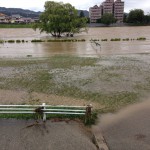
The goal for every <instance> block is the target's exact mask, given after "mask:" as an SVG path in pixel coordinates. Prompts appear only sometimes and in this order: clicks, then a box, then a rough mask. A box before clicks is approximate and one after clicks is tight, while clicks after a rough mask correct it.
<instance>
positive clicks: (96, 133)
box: [92, 126, 109, 150]
mask: <svg viewBox="0 0 150 150" xmlns="http://www.w3.org/2000/svg"><path fill="white" fill-rule="evenodd" d="M92 133H93V136H92V142H93V143H94V144H95V145H96V147H97V149H98V150H109V148H108V146H107V143H106V141H105V139H104V137H103V135H102V133H101V131H100V130H99V129H98V126H93V127H92Z"/></svg>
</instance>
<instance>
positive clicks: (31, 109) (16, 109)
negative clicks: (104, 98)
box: [0, 103, 92, 121]
mask: <svg viewBox="0 0 150 150" xmlns="http://www.w3.org/2000/svg"><path fill="white" fill-rule="evenodd" d="M91 108H92V106H91V105H87V106H65V105H57V106H52V105H46V104H45V103H43V104H42V105H0V114H36V113H37V114H40V115H42V116H43V121H46V115H47V114H62V115H85V116H87V117H88V116H90V115H91Z"/></svg>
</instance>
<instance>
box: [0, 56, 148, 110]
mask: <svg viewBox="0 0 150 150" xmlns="http://www.w3.org/2000/svg"><path fill="white" fill-rule="evenodd" d="M105 59H106V58H105ZM107 59H108V60H109V61H111V59H110V58H107ZM99 61H103V58H102V57H101V58H80V57H71V56H60V55H59V56H53V57H50V58H45V59H37V60H36V59H33V58H30V59H28V58H26V59H24V60H20V59H17V60H9V59H0V67H2V68H5V69H7V68H8V69H9V68H11V67H13V68H14V69H13V70H16V71H15V72H13V75H12V76H9V73H8V77H7V76H3V77H2V76H1V77H0V89H10V90H23V91H29V92H38V93H46V94H53V95H58V96H66V97H72V98H77V99H84V100H87V101H91V102H97V103H99V104H101V105H102V106H104V107H103V109H99V110H98V111H99V112H113V111H116V110H119V109H120V108H122V107H124V106H126V105H129V104H132V103H135V102H137V101H139V99H140V96H141V95H142V94H143V93H142V92H149V90H150V88H149V87H150V79H149V78H148V74H149V69H148V68H147V70H146V66H145V67H144V70H142V69H143V67H140V66H138V65H137V66H136V65H134V64H136V63H139V64H141V63H143V62H141V61H140V60H138V61H137V60H136V59H133V58H127V57H120V58H119V59H116V60H113V61H117V64H120V66H116V65H112V66H101V65H99V66H98V65H97V62H99ZM122 64H126V66H124V67H122V66H121V65H122ZM143 65H144V64H143ZM43 66H45V67H43ZM86 67H87V73H86V74H87V75H88V74H89V73H88V68H94V69H95V70H93V72H92V74H93V75H91V77H90V78H89V79H84V78H83V79H80V80H79V86H77V85H78V84H77V81H76V80H75V81H74V79H73V80H72V81H70V80H71V79H69V83H67V82H66V81H68V80H66V78H68V76H67V75H68V73H70V72H71V73H72V71H74V70H75V71H74V72H78V70H81V71H82V70H84V68H86ZM76 70H77V71H76ZM50 71H56V72H55V73H51V72H50ZM120 71H122V72H125V73H128V74H129V75H128V76H127V75H126V76H125V75H124V74H121V73H119V72H120ZM10 72H11V71H10ZM132 72H133V73H134V74H135V75H140V78H143V80H144V82H143V83H142V82H140V81H139V82H137V81H134V80H133V81H132V78H130V75H131V73H132ZM60 74H62V75H65V78H64V79H65V81H64V82H63V79H60V80H61V81H59V82H61V83H57V82H56V79H57V78H59V75H60ZM78 74H80V72H79V73H78ZM57 76H58V77H57ZM124 76H125V77H126V78H125V79H128V80H129V85H130V84H131V83H132V82H133V83H134V84H133V87H132V89H133V90H131V91H126V90H124V91H122V92H120V91H118V92H117V91H116V92H109V93H105V91H100V92H98V91H93V90H92V87H91V90H88V91H87V90H85V89H84V88H83V87H86V86H89V85H90V84H94V83H95V82H97V81H101V82H104V83H105V84H108V85H110V88H115V87H111V83H112V81H116V84H120V86H121V85H122V80H124V78H123V77H124ZM69 77H71V76H69ZM130 80H131V83H130ZM145 83H146V84H145ZM76 84H77V85H76ZM80 86H83V87H82V88H81V87H80Z"/></svg>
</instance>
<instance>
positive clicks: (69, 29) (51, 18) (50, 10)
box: [33, 1, 87, 37]
mask: <svg viewBox="0 0 150 150" xmlns="http://www.w3.org/2000/svg"><path fill="white" fill-rule="evenodd" d="M44 7H45V10H44V12H43V13H42V14H41V15H40V18H39V22H38V23H36V24H34V26H33V28H34V29H37V28H39V30H40V31H41V32H44V31H45V32H46V33H50V34H51V35H52V36H54V37H61V35H62V34H63V33H66V34H67V35H73V34H74V33H79V32H82V31H85V30H84V29H86V22H87V19H86V18H84V17H82V18H80V17H79V16H78V12H77V10H76V9H75V8H74V7H73V6H72V5H71V4H69V3H66V4H64V3H62V2H54V1H47V2H45V5H44Z"/></svg>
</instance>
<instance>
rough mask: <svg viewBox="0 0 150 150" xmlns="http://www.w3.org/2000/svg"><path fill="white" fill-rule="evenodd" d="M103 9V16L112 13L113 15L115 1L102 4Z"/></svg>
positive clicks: (109, 0) (108, 0)
mask: <svg viewBox="0 0 150 150" xmlns="http://www.w3.org/2000/svg"><path fill="white" fill-rule="evenodd" d="M102 7H103V14H106V13H110V14H113V12H114V0H106V1H104V2H103V3H102Z"/></svg>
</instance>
